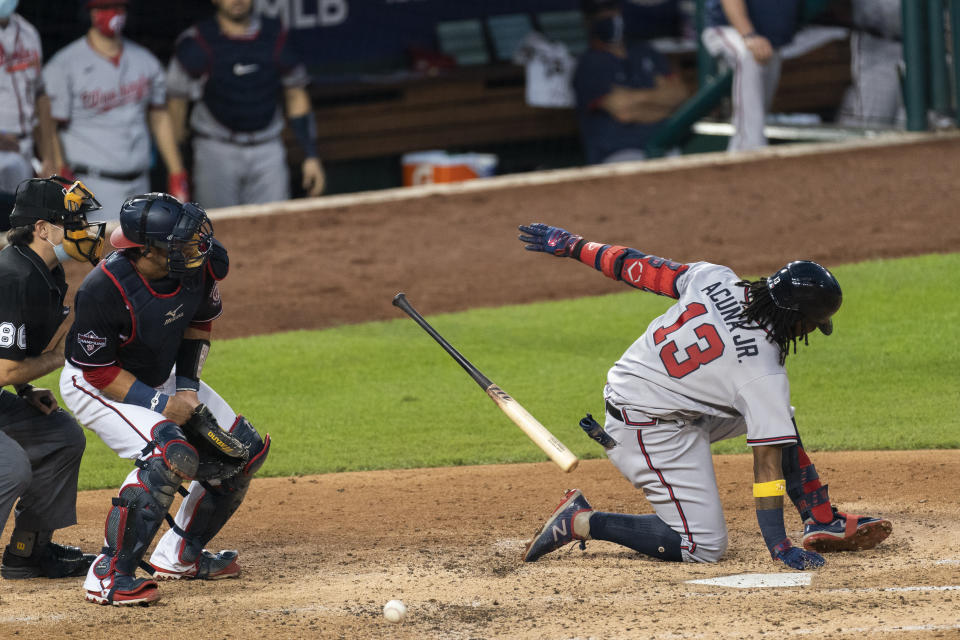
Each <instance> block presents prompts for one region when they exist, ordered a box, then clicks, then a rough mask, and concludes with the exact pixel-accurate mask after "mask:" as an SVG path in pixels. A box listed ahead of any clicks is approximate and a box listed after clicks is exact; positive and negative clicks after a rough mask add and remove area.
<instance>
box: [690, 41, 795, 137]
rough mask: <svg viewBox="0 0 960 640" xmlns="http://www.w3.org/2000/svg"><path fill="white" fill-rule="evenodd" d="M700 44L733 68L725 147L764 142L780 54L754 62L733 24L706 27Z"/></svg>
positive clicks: (778, 76) (778, 80)
mask: <svg viewBox="0 0 960 640" xmlns="http://www.w3.org/2000/svg"><path fill="white" fill-rule="evenodd" d="M703 45H704V46H705V47H706V48H707V51H709V52H710V55H712V56H714V57H720V58H721V60H722V61H723V62H724V63H725V64H726V65H727V66H728V67H730V68H732V69H733V91H732V94H731V95H732V98H733V127H734V129H735V132H734V134H733V137H731V138H730V143H729V144H728V145H727V150H728V151H746V150H748V149H757V148H759V147H765V146H767V137H766V136H765V135H764V133H763V126H764V124H765V123H766V118H767V111H769V109H770V105H771V104H773V96H774V95H775V94H776V92H777V85H778V84H779V83H780V54H779V53H778V52H777V51H776V50H774V52H773V56H772V57H771V58H770V59H769V60H767V62H766V63H764V64H761V63H759V62H757V60H756V58H754V57H753V54H752V53H750V50H749V49H747V44H746V42H744V40H743V36H741V35H740V33H739V32H738V31H737V30H736V29H734V28H733V27H707V28H706V29H704V30H703Z"/></svg>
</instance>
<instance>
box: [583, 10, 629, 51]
mask: <svg viewBox="0 0 960 640" xmlns="http://www.w3.org/2000/svg"><path fill="white" fill-rule="evenodd" d="M591 35H592V36H593V38H594V40H599V41H600V42H603V43H604V44H623V16H622V15H620V14H619V13H617V14H614V15H612V16H607V17H605V18H600V19H599V20H597V21H596V22H594V23H593V29H592V31H591Z"/></svg>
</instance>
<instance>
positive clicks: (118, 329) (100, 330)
mask: <svg viewBox="0 0 960 640" xmlns="http://www.w3.org/2000/svg"><path fill="white" fill-rule="evenodd" d="M75 306H76V317H75V319H74V322H73V326H72V327H71V328H70V333H69V334H68V335H67V347H66V351H67V358H68V359H69V360H70V362H72V363H73V364H75V365H76V366H78V367H81V368H89V367H106V366H110V365H117V366H119V367H120V368H122V369H124V370H126V371H129V372H130V373H132V374H133V375H135V376H136V377H137V378H138V379H139V380H140V381H142V382H144V383H145V384H148V385H150V386H151V387H155V386H158V385H160V384H162V383H163V382H164V380H166V379H167V377H169V375H170V371H171V370H172V369H173V365H174V363H175V362H176V359H177V350H178V349H179V348H180V341H181V340H182V339H183V333H184V331H185V330H186V329H187V327H188V326H189V325H190V323H191V322H207V321H210V320H213V319H214V318H216V317H218V316H219V315H220V313H221V310H222V307H221V302H220V291H219V289H218V288H217V282H216V280H215V279H214V278H213V277H212V276H211V275H210V273H209V272H208V270H207V268H206V267H205V268H204V269H202V271H201V276H200V284H199V286H196V287H193V288H189V289H188V288H186V287H184V286H183V285H182V284H181V283H180V282H179V281H177V280H172V279H169V278H164V279H161V280H152V281H147V280H145V279H144V278H143V276H141V275H140V274H139V272H137V270H136V269H135V268H134V266H133V263H132V262H131V261H130V260H129V258H127V257H126V256H125V255H123V253H122V252H119V251H118V252H115V253H113V254H111V255H110V257H109V258H107V259H106V260H104V261H103V262H101V263H100V265H99V267H98V268H96V269H94V270H93V271H91V272H90V273H89V274H88V275H87V277H86V278H84V280H83V284H81V285H80V288H79V289H78V290H77V297H76V301H75Z"/></svg>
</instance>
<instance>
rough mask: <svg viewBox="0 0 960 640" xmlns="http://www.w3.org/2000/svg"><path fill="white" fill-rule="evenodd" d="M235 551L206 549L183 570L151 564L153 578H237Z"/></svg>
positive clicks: (238, 572)
mask: <svg viewBox="0 0 960 640" xmlns="http://www.w3.org/2000/svg"><path fill="white" fill-rule="evenodd" d="M237 555H238V554H237V552H236V551H227V550H223V551H220V552H219V553H210V552H209V551H207V550H206V549H204V550H203V553H201V554H200V557H199V558H197V561H196V562H194V563H193V564H192V565H191V566H189V567H187V568H186V569H183V570H177V569H165V568H163V567H159V566H157V565H155V564H152V565H151V566H152V567H153V571H154V573H153V578H154V580H222V579H224V578H239V577H240V563H238V562H237Z"/></svg>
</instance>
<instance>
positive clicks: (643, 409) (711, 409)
mask: <svg viewBox="0 0 960 640" xmlns="http://www.w3.org/2000/svg"><path fill="white" fill-rule="evenodd" d="M520 231H521V232H522V235H521V236H520V240H521V241H522V242H524V243H526V249H528V250H530V251H539V252H545V253H550V254H553V255H555V256H559V257H572V258H574V259H576V260H579V261H580V262H583V263H584V264H587V265H588V266H591V267H593V268H595V269H597V270H599V271H601V272H602V273H603V274H604V275H606V276H607V277H609V278H613V279H614V280H621V281H623V282H625V283H626V284H628V285H630V286H632V287H635V288H637V289H641V290H643V291H650V292H653V293H657V294H660V295H664V296H669V297H671V298H674V299H676V300H677V303H676V304H674V305H673V306H672V307H670V308H669V309H668V310H667V311H666V312H665V313H664V314H663V315H662V316H660V317H659V318H656V319H654V320H653V321H652V322H651V323H650V325H649V326H648V327H647V330H646V332H645V333H644V334H643V335H642V336H640V338H639V339H637V341H636V342H634V343H633V345H632V346H631V347H630V348H629V349H627V351H626V353H624V354H623V356H621V358H620V359H619V360H618V361H617V362H616V363H615V364H614V365H613V367H612V368H611V369H610V371H609V373H608V374H607V384H606V387H605V389H604V401H605V405H606V425H605V429H601V428H600V426H599V425H598V424H597V423H596V422H595V421H594V420H593V418H592V417H591V416H590V415H589V414H588V415H587V417H586V418H584V419H583V420H582V421H581V427H583V428H584V430H585V431H587V432H588V434H591V436H592V437H594V438H595V439H597V440H598V441H600V442H601V444H603V445H604V447H605V448H606V449H607V456H608V458H609V459H610V461H611V462H613V464H614V466H616V467H617V469H618V470H619V471H620V472H621V473H622V474H623V475H624V476H625V477H626V478H627V479H628V480H629V481H630V482H631V483H632V484H633V485H634V486H635V487H637V488H638V489H643V492H644V494H645V495H646V497H647V499H648V500H649V501H650V503H651V504H652V505H653V508H654V510H655V511H656V513H655V514H646V515H635V514H623V513H603V512H600V511H595V510H594V509H593V507H591V506H590V504H589V503H588V502H587V500H586V499H585V498H584V497H583V494H582V493H581V492H580V491H578V490H572V491H568V492H567V493H566V495H565V496H564V498H563V500H562V501H561V503H560V505H559V506H558V507H557V509H556V510H555V511H554V513H553V515H552V516H551V517H550V518H549V519H548V520H547V522H546V523H545V524H544V525H543V526H542V527H541V528H540V529H539V530H538V531H537V532H536V534H534V537H533V539H532V540H531V541H530V544H529V545H528V546H527V548H526V550H525V552H524V555H523V559H524V560H525V561H527V562H533V561H535V560H537V559H538V558H540V557H541V556H543V555H544V554H546V553H549V552H551V551H554V550H556V549H559V548H560V547H562V546H563V545H565V544H567V543H569V542H572V541H574V540H580V541H581V544H583V542H582V541H584V540H588V539H596V540H607V541H610V542H615V543H617V544H620V545H623V546H625V547H629V548H631V549H634V550H635V551H638V552H640V553H642V554H645V555H649V556H652V557H655V558H660V559H662V560H670V561H675V562H682V561H686V562H716V561H718V560H719V559H720V558H721V557H722V556H723V554H724V553H725V551H726V549H727V528H726V524H725V523H724V519H723V509H722V506H721V503H720V495H719V492H718V490H717V483H716V478H715V476H714V473H713V462H712V458H711V455H710V443H712V442H717V441H718V440H724V439H727V438H733V437H736V436H739V435H744V434H746V436H747V444H748V445H749V446H750V447H751V449H752V450H753V459H754V485H753V495H754V497H755V501H756V509H757V521H758V523H759V525H760V533H761V534H762V536H763V541H764V543H765V544H766V547H767V549H768V550H769V552H770V555H771V556H772V558H773V560H774V561H776V562H781V563H783V564H785V565H787V566H789V567H792V568H794V569H807V568H815V567H819V566H821V565H823V563H824V559H823V557H822V556H821V555H820V553H823V552H829V551H843V550H859V549H870V548H873V547H874V546H876V545H877V544H879V543H880V542H881V541H883V540H884V539H885V538H886V537H887V536H888V535H889V534H890V532H891V531H892V525H891V524H890V522H889V521H887V520H883V519H880V518H873V517H868V516H856V515H851V514H847V513H843V512H840V511H837V509H836V508H834V507H833V506H832V504H831V501H830V498H829V496H828V493H827V485H825V484H821V482H820V479H819V476H818V474H817V471H816V469H815V468H814V466H813V463H812V462H811V461H810V458H809V457H808V456H807V453H806V451H804V448H803V445H802V443H801V442H800V435H799V433H798V431H797V426H796V422H795V421H794V419H793V407H791V406H790V385H789V381H788V379H787V371H786V369H785V367H784V362H785V360H786V358H787V354H788V353H789V351H790V348H791V346H792V347H793V350H794V351H796V343H797V341H798V340H803V341H804V343H806V341H807V337H808V335H809V334H810V333H811V332H812V331H814V330H816V329H818V328H819V329H820V331H821V332H822V333H824V334H826V335H830V334H831V333H832V332H833V321H832V319H831V317H832V316H833V314H834V313H836V311H837V310H838V309H839V308H840V303H841V301H842V293H841V290H840V285H839V283H838V282H837V280H836V278H834V277H833V274H831V273H830V272H829V271H827V270H826V269H825V268H823V267H822V266H820V265H819V264H816V263H814V262H809V261H806V260H800V261H796V262H791V263H789V264H787V265H786V266H785V267H783V268H782V269H780V270H779V271H777V272H776V273H775V274H773V275H772V276H771V277H769V278H760V279H759V280H755V281H745V280H743V279H741V278H740V277H738V276H737V275H736V274H735V273H734V272H733V271H732V270H731V269H730V268H728V267H725V266H721V265H716V264H711V263H709V262H694V263H690V264H680V263H676V262H672V261H670V260H664V259H663V258H658V257H656V256H651V255H647V254H644V253H642V252H640V251H637V250H636V249H631V248H629V247H624V246H616V245H608V244H599V243H596V242H587V241H585V240H584V239H583V238H582V237H581V236H577V235H574V234H572V233H569V232H567V231H565V230H563V229H560V228H557V227H551V226H547V225H545V224H539V223H536V224H531V225H529V226H521V227H520ZM604 431H605V433H604ZM784 494H786V495H788V496H789V497H790V500H791V501H792V502H793V504H794V506H796V508H797V511H798V512H799V514H800V517H801V519H802V520H803V540H802V545H803V548H800V547H794V546H793V544H792V543H791V541H790V539H789V538H788V537H787V534H786V528H785V525H784V519H783V496H784Z"/></svg>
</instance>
